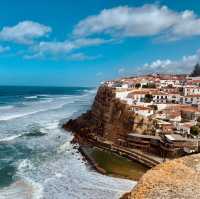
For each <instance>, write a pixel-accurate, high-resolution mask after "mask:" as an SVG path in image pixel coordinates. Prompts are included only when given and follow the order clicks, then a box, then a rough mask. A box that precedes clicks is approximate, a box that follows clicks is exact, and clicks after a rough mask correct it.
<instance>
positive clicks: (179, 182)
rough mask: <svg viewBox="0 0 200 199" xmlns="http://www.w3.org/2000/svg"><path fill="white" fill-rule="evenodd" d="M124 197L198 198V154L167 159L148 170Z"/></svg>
mask: <svg viewBox="0 0 200 199" xmlns="http://www.w3.org/2000/svg"><path fill="white" fill-rule="evenodd" d="M124 198H126V199H161V198H163V199H172V198H176V199H188V198H190V199H198V198H200V154H197V155H191V156H186V157H183V158H179V159H175V160H172V161H168V162H166V163H163V164H160V165H158V166H156V167H154V168H153V169H151V170H149V171H148V172H147V173H145V174H144V175H143V177H142V178H141V179H140V181H139V183H138V184H137V186H136V187H135V188H134V190H133V191H132V193H131V194H130V195H129V197H128V196H127V195H126V197H124Z"/></svg>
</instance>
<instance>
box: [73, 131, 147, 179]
mask: <svg viewBox="0 0 200 199" xmlns="http://www.w3.org/2000/svg"><path fill="white" fill-rule="evenodd" d="M73 134H74V133H73ZM72 142H73V143H77V144H78V145H79V148H78V150H79V152H80V153H81V154H82V155H83V157H84V159H85V160H86V161H87V162H88V163H89V164H90V166H91V167H92V168H93V169H94V170H96V171H97V172H99V173H101V174H103V175H108V176H112V177H116V178H123V179H129V180H133V181H138V180H139V179H140V178H141V177H142V175H143V174H144V173H145V172H146V171H147V170H148V169H149V168H148V167H146V165H143V164H141V163H138V162H137V161H135V162H134V161H132V160H130V159H129V158H127V157H124V156H123V155H122V154H119V153H116V152H113V151H112V150H109V149H105V148H101V147H99V146H98V145H96V146H95V145H93V144H92V143H90V142H89V141H88V140H86V139H84V138H82V137H80V136H79V135H77V134H76V133H75V134H74V139H73V140H72ZM93 152H97V153H100V154H99V155H100V156H101V158H100V159H101V161H103V162H104V164H106V163H109V169H108V168H106V167H105V166H104V165H102V164H101V163H100V162H99V158H98V157H96V156H94V155H93ZM104 157H105V158H106V159H107V160H105V159H103V158H104ZM108 159H109V160H108ZM113 159H114V161H115V162H114V164H115V167H116V165H117V164H120V165H119V167H120V171H119V172H116V169H115V168H114V169H113V168H112V161H113ZM116 159H117V160H116ZM128 161H129V162H128ZM125 165H126V167H127V168H128V169H129V173H127V172H126V171H124V170H126V169H127V168H126V167H125V168H124V166H125ZM131 170H136V172H137V174H135V173H134V172H131Z"/></svg>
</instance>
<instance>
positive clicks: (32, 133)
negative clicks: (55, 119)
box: [0, 128, 47, 143]
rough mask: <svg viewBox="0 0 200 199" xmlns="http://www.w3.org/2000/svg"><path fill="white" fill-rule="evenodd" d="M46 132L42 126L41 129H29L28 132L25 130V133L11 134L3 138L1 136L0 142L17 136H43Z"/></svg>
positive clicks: (8, 140)
mask: <svg viewBox="0 0 200 199" xmlns="http://www.w3.org/2000/svg"><path fill="white" fill-rule="evenodd" d="M46 134H47V130H46V129H44V128H41V129H31V130H30V132H25V133H21V134H18V135H12V136H8V137H5V138H1V139H0V143H1V142H10V141H12V140H15V139H17V138H19V137H37V136H44V135H46Z"/></svg>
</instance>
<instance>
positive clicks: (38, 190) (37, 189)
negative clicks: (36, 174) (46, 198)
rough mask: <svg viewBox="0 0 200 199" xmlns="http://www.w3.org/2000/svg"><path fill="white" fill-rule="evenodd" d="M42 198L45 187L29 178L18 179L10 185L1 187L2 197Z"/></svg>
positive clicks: (0, 196)
mask: <svg viewBox="0 0 200 199" xmlns="http://www.w3.org/2000/svg"><path fill="white" fill-rule="evenodd" d="M14 198H16V199H18V198H20V199H27V198H29V199H42V198H43V187H42V186H41V185H40V184H39V183H36V182H34V181H32V180H30V179H28V178H24V179H22V180H18V181H16V182H14V183H13V184H11V185H10V186H9V187H6V188H3V189H0V199H14Z"/></svg>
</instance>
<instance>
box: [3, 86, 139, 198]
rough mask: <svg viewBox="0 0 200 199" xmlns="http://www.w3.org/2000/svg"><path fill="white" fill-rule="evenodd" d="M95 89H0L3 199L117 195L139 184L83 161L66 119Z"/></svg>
mask: <svg viewBox="0 0 200 199" xmlns="http://www.w3.org/2000/svg"><path fill="white" fill-rule="evenodd" d="M95 93H96V89H94V88H80V87H18V86H1V87H0V199H107V198H109V199H110V198H112V199H115V198H116V199H117V198H119V197H120V196H121V195H122V193H124V192H127V191H130V190H131V188H132V187H133V186H134V185H135V182H133V181H130V180H125V179H119V178H114V177H109V176H105V175H101V174H99V173H97V172H96V171H94V170H93V169H92V168H91V167H90V165H89V164H87V163H86V162H84V161H83V159H82V156H81V154H80V153H79V152H78V150H77V147H76V146H74V145H72V144H71V142H70V141H71V140H72V139H73V135H72V134H71V133H70V132H66V131H64V130H63V129H62V128H61V125H62V124H63V122H65V121H67V120H68V119H70V118H74V117H77V116H78V115H80V114H81V113H83V112H85V111H86V110H88V109H89V108H90V106H91V104H92V101H93V98H94V96H95Z"/></svg>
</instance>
